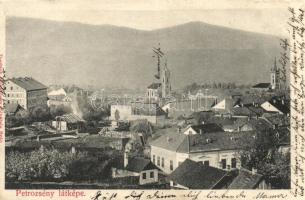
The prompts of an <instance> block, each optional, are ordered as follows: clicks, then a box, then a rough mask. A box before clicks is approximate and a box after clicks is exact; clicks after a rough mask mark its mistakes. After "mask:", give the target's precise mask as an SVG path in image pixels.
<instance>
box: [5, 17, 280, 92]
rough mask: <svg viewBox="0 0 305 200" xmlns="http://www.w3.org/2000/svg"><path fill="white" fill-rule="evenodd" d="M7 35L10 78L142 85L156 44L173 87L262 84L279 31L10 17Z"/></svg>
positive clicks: (148, 80)
mask: <svg viewBox="0 0 305 200" xmlns="http://www.w3.org/2000/svg"><path fill="white" fill-rule="evenodd" d="M6 35H7V38H6V46H7V62H6V63H7V67H8V68H7V71H8V75H9V76H33V77H34V78H37V79H38V80H39V79H40V77H44V79H43V80H40V81H42V82H46V84H54V83H59V84H71V83H74V84H78V85H86V84H92V85H97V86H101V87H103V86H104V85H113V86H127V87H130V88H136V87H141V88H143V87H146V86H147V85H148V84H149V83H151V82H153V81H154V80H153V74H154V73H155V71H156V60H154V58H152V55H153V53H152V50H151V49H152V47H153V46H156V45H158V43H161V48H162V49H163V51H164V52H165V53H166V54H167V59H168V65H169V68H170V70H171V72H172V76H173V80H172V82H173V83H172V84H173V87H174V88H181V87H183V86H185V85H186V84H190V83H192V82H198V83H204V82H211V81H222V82H236V83H241V84H243V83H245V84H248V83H255V82H260V81H263V82H266V81H269V74H268V73H269V70H270V68H271V67H272V65H273V61H274V57H275V56H278V55H279V52H280V46H279V38H278V37H276V36H272V35H267V34H261V33H252V32H248V31H241V30H236V29H231V28H227V27H220V26H216V25H211V24H206V23H203V22H198V21H196V22H189V23H185V24H181V25H177V26H172V27H167V28H163V29H156V30H151V31H150V30H139V29H133V28H128V27H127V28H126V27H121V26H119V27H118V26H113V25H87V24H82V23H78V22H57V21H48V20H41V19H31V18H16V17H13V18H8V19H7V25H6ZM42 69H43V70H42ZM225 69H227V72H226V73H223V71H224V70H225ZM80 72H81V73H80ZM45 73H48V76H44V74H45Z"/></svg>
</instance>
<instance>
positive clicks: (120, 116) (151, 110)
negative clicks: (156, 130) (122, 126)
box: [110, 103, 167, 125]
mask: <svg viewBox="0 0 305 200" xmlns="http://www.w3.org/2000/svg"><path fill="white" fill-rule="evenodd" d="M166 116H167V113H166V112H164V111H163V110H162V109H161V108H160V107H159V106H158V104H155V103H132V104H130V105H111V108H110V119H111V120H113V121H114V120H115V121H118V120H122V121H134V120H141V119H146V120H148V121H149V122H150V123H153V124H157V125H163V124H164V120H165V118H166Z"/></svg>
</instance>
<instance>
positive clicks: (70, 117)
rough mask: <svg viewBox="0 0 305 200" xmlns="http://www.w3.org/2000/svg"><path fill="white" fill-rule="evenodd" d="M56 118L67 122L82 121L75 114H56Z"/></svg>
mask: <svg viewBox="0 0 305 200" xmlns="http://www.w3.org/2000/svg"><path fill="white" fill-rule="evenodd" d="M56 119H60V120H61V121H65V122H67V123H78V122H84V120H83V119H82V118H80V117H79V116H77V115H75V114H72V113H70V114H65V115H62V116H57V117H56Z"/></svg>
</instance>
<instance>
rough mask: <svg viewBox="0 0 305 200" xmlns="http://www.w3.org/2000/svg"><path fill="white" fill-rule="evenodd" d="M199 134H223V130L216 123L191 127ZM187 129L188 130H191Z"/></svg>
mask: <svg viewBox="0 0 305 200" xmlns="http://www.w3.org/2000/svg"><path fill="white" fill-rule="evenodd" d="M189 127H191V128H192V129H194V131H196V132H197V133H200V132H201V133H212V132H221V131H223V129H222V128H221V127H220V126H219V125H218V124H215V123H207V124H198V125H191V126H189ZM189 127H187V128H189Z"/></svg>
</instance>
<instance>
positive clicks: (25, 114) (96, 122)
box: [4, 1, 291, 190]
mask: <svg viewBox="0 0 305 200" xmlns="http://www.w3.org/2000/svg"><path fill="white" fill-rule="evenodd" d="M50 2H51V1H50ZM53 3H54V2H53ZM50 4H51V3H50ZM55 4H56V2H55V3H54V5H55ZM54 5H53V4H52V6H54ZM52 6H50V7H51V8H52ZM51 8H50V10H46V12H44V13H43V14H42V12H41V13H40V14H41V16H38V14H37V15H36V14H34V12H33V13H30V12H24V13H22V12H19V11H18V10H17V9H16V10H17V11H18V12H11V13H10V12H8V16H7V17H6V27H5V28H6V44H5V45H6V54H7V56H6V69H5V77H4V81H5V82H4V83H5V85H4V90H5V99H4V111H5V188H6V189H158V190H159V189H160V190H161V189H166V190H170V189H179V190H191V189H200V190H207V189H253V190H254V189H264V190H270V189H289V188H290V187H291V186H290V182H291V181H290V174H291V171H290V169H291V167H290V92H289V77H288V75H287V74H288V68H289V66H288V64H289V56H287V55H289V54H286V52H285V48H283V46H285V44H287V39H285V34H284V33H283V32H281V31H279V30H280V27H278V26H280V25H279V24H275V23H274V24H273V25H274V27H272V26H271V25H270V24H268V22H267V20H268V19H270V18H272V17H274V16H277V15H279V13H280V11H277V10H272V9H271V11H270V12H269V11H266V10H259V9H253V10H251V9H249V10H248V11H247V12H245V10H238V9H236V10H225V9H224V10H221V11H220V10H217V11H216V10H206V11H202V10H197V11H192V12H188V11H178V10H175V11H168V12H165V11H157V10H155V11H147V12H146V11H145V12H144V11H143V12H142V11H115V12H109V11H103V10H99V11H96V10H95V11H92V12H91V10H90V12H89V11H88V14H83V15H82V17H81V18H80V17H79V18H78V17H77V15H76V14H75V10H74V11H73V10H67V11H66V16H65V17H61V18H57V17H56V16H59V15H58V14H57V13H56V12H54V11H52V9H51ZM70 12H71V15H69V13H70ZM72 12H73V13H72ZM83 13H86V12H85V11H84V10H83ZM280 16H281V15H280ZM243 20H245V21H247V23H243V22H242V21H243ZM271 21H272V20H271ZM270 23H271V22H270ZM247 24H251V26H250V25H247ZM269 25H270V26H269ZM285 55H286V56H285Z"/></svg>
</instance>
